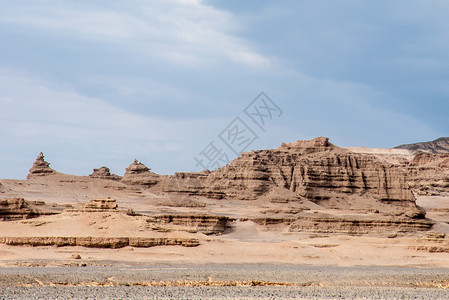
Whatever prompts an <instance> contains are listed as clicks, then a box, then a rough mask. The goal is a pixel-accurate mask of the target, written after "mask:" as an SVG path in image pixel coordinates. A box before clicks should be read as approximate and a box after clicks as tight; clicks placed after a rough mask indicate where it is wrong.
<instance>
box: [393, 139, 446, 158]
mask: <svg viewBox="0 0 449 300" xmlns="http://www.w3.org/2000/svg"><path fill="white" fill-rule="evenodd" d="M394 149H407V150H410V151H412V152H414V153H418V152H425V153H432V154H440V153H449V137H442V138H439V139H436V140H434V141H432V142H423V143H414V144H406V145H400V146H397V147H395V148H394Z"/></svg>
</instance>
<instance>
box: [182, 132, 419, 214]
mask: <svg viewBox="0 0 449 300" xmlns="http://www.w3.org/2000/svg"><path fill="white" fill-rule="evenodd" d="M406 176H407V172H406V171H405V170H404V169H401V168H400V167H398V166H396V165H393V164H389V163H387V162H384V161H381V160H379V159H378V158H377V157H376V156H374V155H368V154H362V153H353V152H351V151H348V150H346V149H343V148H339V147H337V146H335V145H333V144H331V143H329V140H328V138H324V137H320V138H316V139H313V140H310V141H298V142H295V143H291V144H282V146H281V147H280V148H277V149H273V150H259V151H252V152H248V153H242V156H241V157H239V158H237V159H236V160H234V161H233V162H232V163H231V164H230V165H228V166H225V167H223V168H221V169H219V170H217V171H215V172H212V173H211V174H209V175H207V176H196V177H195V178H189V177H188V176H184V177H185V178H186V179H185V180H182V179H181V178H178V182H177V183H178V186H179V188H178V191H177V192H179V193H188V194H190V195H192V194H197V195H203V196H207V197H215V198H231V199H239V200H256V199H259V198H260V197H263V196H265V195H269V194H270V192H272V191H273V190H275V189H278V190H279V189H284V190H287V191H289V192H291V193H293V195H294V196H293V195H292V196H291V199H290V200H291V201H297V200H298V199H301V198H303V199H307V200H310V201H312V202H315V203H317V204H319V205H321V206H324V207H326V208H341V209H378V210H380V211H389V210H390V209H397V210H401V211H404V212H407V213H408V214H410V215H416V216H422V212H421V211H420V210H419V209H418V208H417V207H416V205H415V202H414V201H415V198H414V196H413V194H412V192H411V190H410V188H409V186H408V183H407V177H406ZM285 194H286V195H287V194H288V193H285ZM217 195H218V196H217ZM284 198H285V197H284ZM284 198H282V199H281V200H279V201H283V202H286V201H288V200H289V199H284Z"/></svg>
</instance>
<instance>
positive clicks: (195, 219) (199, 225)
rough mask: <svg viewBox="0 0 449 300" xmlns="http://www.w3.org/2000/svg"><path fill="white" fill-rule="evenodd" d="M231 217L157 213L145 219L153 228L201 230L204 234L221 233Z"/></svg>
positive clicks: (227, 226)
mask: <svg viewBox="0 0 449 300" xmlns="http://www.w3.org/2000/svg"><path fill="white" fill-rule="evenodd" d="M232 221H233V219H231V218H228V217H224V216H212V215H187V214H185V215H159V216H154V217H151V218H148V219H147V222H148V223H149V224H150V225H153V229H157V228H158V227H159V226H161V227H163V228H164V229H167V228H171V229H173V230H185V231H194V232H201V233H204V234H219V233H223V232H224V231H225V230H226V229H227V228H229V226H230V222H232Z"/></svg>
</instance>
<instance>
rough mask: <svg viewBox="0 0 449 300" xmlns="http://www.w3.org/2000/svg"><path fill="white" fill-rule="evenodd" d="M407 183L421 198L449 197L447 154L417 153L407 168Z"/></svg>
mask: <svg viewBox="0 0 449 300" xmlns="http://www.w3.org/2000/svg"><path fill="white" fill-rule="evenodd" d="M407 171H408V175H409V176H408V183H409V185H410V186H411V188H412V189H413V191H414V192H415V193H416V194H418V195H421V196H448V195H449V153H445V154H430V153H422V152H421V153H418V154H416V156H415V157H414V158H413V160H412V161H411V162H410V164H409V165H408V167H407Z"/></svg>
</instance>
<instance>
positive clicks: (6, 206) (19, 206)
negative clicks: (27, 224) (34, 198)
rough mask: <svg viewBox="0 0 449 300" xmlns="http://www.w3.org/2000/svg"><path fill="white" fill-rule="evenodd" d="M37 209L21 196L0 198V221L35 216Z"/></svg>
mask: <svg viewBox="0 0 449 300" xmlns="http://www.w3.org/2000/svg"><path fill="white" fill-rule="evenodd" d="M39 215H40V213H39V211H38V210H37V209H36V208H34V207H32V206H31V205H30V204H29V203H28V202H27V201H25V199H23V198H12V199H4V200H0V221H11V220H21V219H30V218H36V217H38V216H39Z"/></svg>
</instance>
